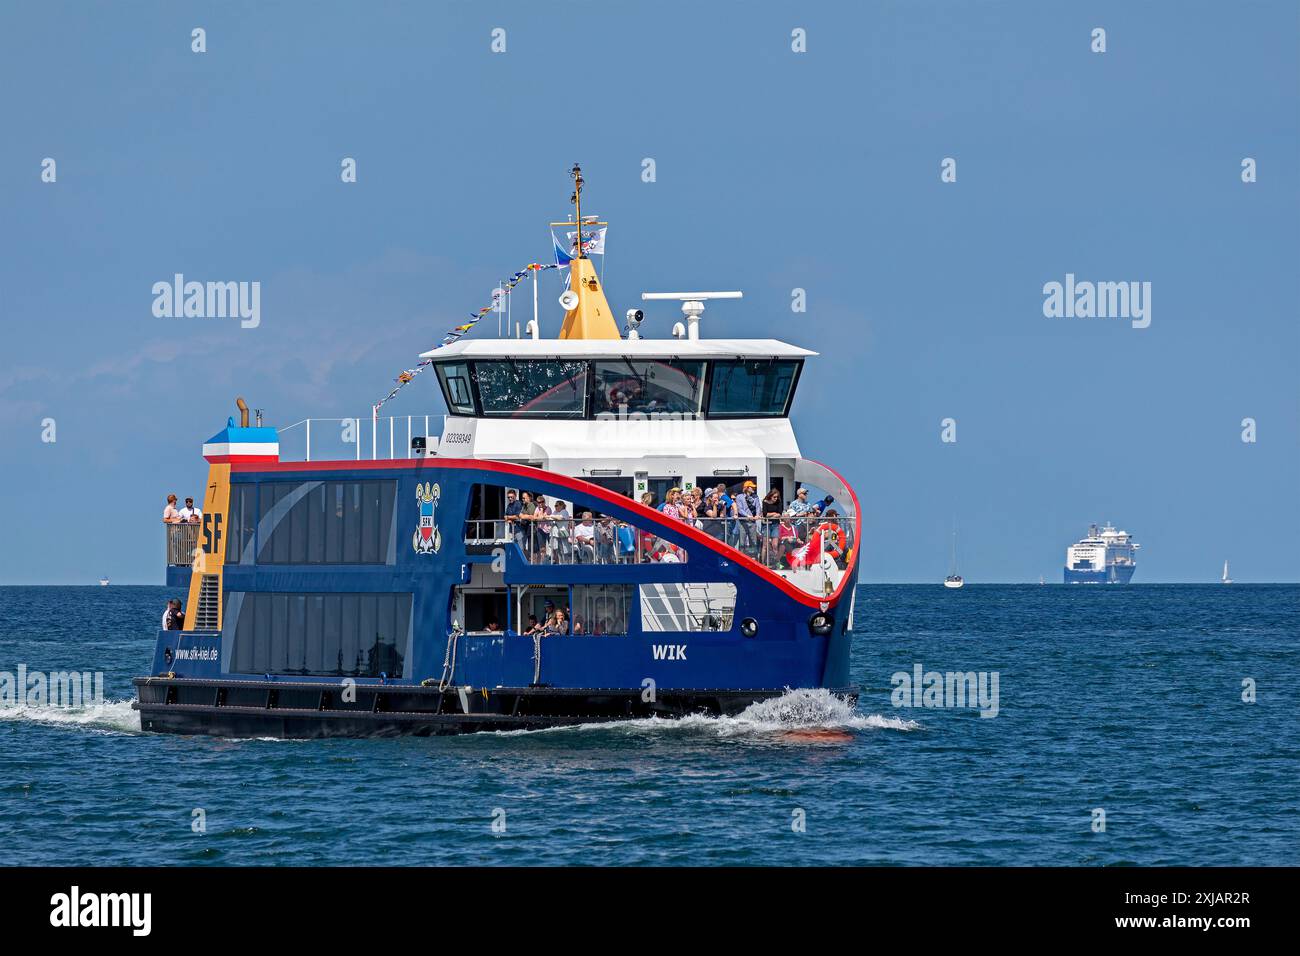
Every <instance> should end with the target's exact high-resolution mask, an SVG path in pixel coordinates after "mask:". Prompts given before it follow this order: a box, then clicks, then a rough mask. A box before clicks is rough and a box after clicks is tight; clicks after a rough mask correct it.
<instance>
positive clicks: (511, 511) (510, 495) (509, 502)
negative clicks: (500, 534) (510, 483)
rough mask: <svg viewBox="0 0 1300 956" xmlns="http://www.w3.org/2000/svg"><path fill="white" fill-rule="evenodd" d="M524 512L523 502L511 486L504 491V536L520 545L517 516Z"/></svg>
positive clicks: (520, 536) (521, 538)
mask: <svg viewBox="0 0 1300 956" xmlns="http://www.w3.org/2000/svg"><path fill="white" fill-rule="evenodd" d="M523 513H524V503H523V502H522V501H520V500H519V496H518V495H517V494H515V491H514V489H513V488H511V489H510V490H509V491H507V492H506V510H505V519H506V538H507V539H509V540H511V541H517V542H519V543H520V545H521V546H522V544H523V533H522V532H521V531H520V530H519V516H520V515H521V514H523Z"/></svg>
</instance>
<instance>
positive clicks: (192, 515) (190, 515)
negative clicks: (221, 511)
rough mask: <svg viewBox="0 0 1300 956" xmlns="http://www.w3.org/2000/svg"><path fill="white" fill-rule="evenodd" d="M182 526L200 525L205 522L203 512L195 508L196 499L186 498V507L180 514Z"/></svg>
mask: <svg viewBox="0 0 1300 956" xmlns="http://www.w3.org/2000/svg"><path fill="white" fill-rule="evenodd" d="M178 513H179V514H180V518H181V524H198V523H199V522H200V521H202V520H203V512H202V511H200V510H199V509H198V508H196V507H194V499H193V498H186V499H185V507H184V508H182V509H181V510H180V511H179V512H178Z"/></svg>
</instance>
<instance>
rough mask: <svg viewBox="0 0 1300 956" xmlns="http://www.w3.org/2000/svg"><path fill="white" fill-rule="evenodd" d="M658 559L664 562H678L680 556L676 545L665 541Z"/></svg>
mask: <svg viewBox="0 0 1300 956" xmlns="http://www.w3.org/2000/svg"><path fill="white" fill-rule="evenodd" d="M659 560H660V561H661V562H663V563H664V564H680V563H681V560H682V558H681V554H680V553H679V549H678V547H677V545H675V544H673V543H672V542H671V541H665V542H664V550H663V551H661V552H660V553H659Z"/></svg>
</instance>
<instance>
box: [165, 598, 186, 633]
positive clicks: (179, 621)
mask: <svg viewBox="0 0 1300 956" xmlns="http://www.w3.org/2000/svg"><path fill="white" fill-rule="evenodd" d="M162 626H163V630H165V631H179V630H181V629H182V628H184V626H185V612H184V611H182V610H181V602H180V601H179V600H178V599H177V598H172V599H171V600H170V601H168V602H167V609H166V610H165V611H163V616H162Z"/></svg>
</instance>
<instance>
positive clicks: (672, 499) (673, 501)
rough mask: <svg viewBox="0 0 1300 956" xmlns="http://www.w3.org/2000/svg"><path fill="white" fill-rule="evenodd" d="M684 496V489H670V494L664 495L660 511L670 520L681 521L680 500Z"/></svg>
mask: <svg viewBox="0 0 1300 956" xmlns="http://www.w3.org/2000/svg"><path fill="white" fill-rule="evenodd" d="M681 496H682V489H680V488H669V489H668V493H667V494H666V495H664V503H663V504H661V505H660V506H659V510H660V511H661V512H662V513H663V514H665V515H667V516H668V517H670V518H677V519H679V520H680V519H681V516H682V511H681V508H680V506H679V504H680V503H679V502H678V500H677V499H679V498H680V497H681Z"/></svg>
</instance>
